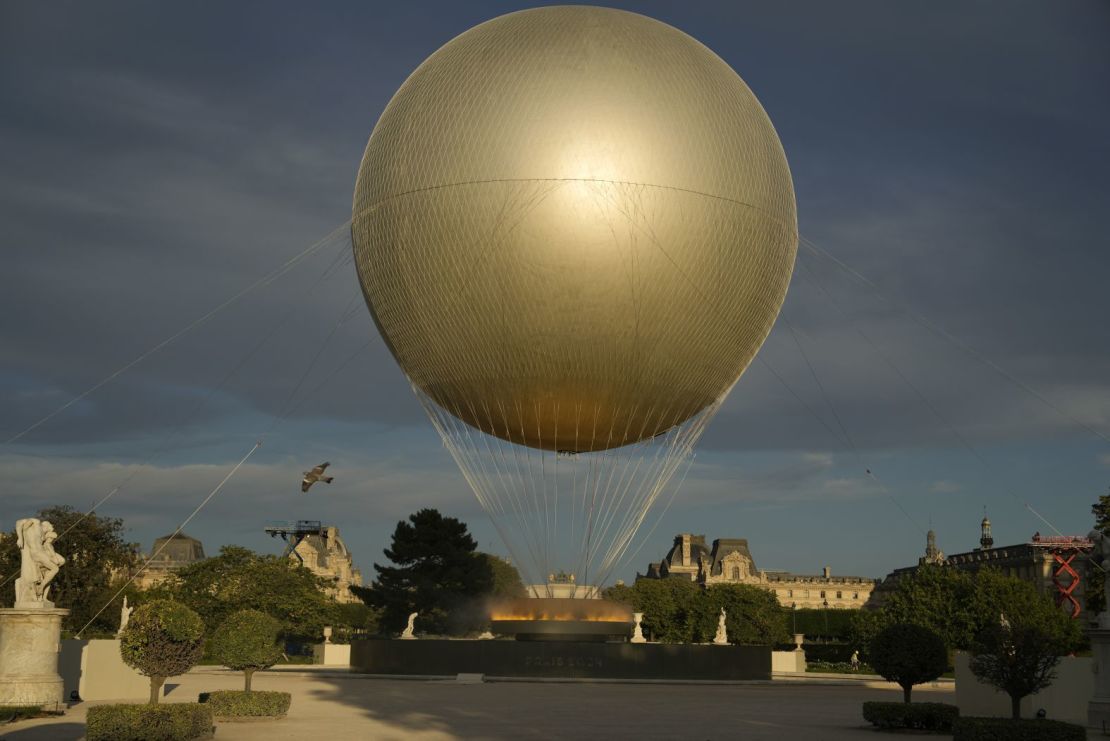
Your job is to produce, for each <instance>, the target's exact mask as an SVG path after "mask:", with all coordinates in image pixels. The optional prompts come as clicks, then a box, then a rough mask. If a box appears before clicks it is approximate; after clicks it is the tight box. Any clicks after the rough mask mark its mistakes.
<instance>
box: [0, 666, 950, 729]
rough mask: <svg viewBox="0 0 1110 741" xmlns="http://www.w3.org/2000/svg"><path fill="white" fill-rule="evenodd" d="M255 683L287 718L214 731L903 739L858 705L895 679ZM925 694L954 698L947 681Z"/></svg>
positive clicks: (195, 676)
mask: <svg viewBox="0 0 1110 741" xmlns="http://www.w3.org/2000/svg"><path fill="white" fill-rule="evenodd" d="M168 685H170V687H169V691H168V694H167V696H166V701H167V702H190V701H195V700H196V697H197V694H198V693H200V692H202V691H208V690H219V689H237V688H239V687H241V686H242V679H241V675H237V674H233V673H231V672H228V671H223V670H215V669H212V668H210V667H205V668H203V669H200V670H197V671H194V672H191V673H189V674H187V675H185V676H184V677H178V678H175V679H172V680H170V681H169V682H168ZM254 687H255V688H256V689H260V690H280V691H285V692H291V693H293V705H292V707H291V708H290V711H289V715H288V717H287V718H285V719H284V720H279V721H272V722H260V723H250V724H242V723H240V724H222V725H220V726H219V729H218V731H217V733H216V738H217V740H218V741H263V740H264V741H281V740H282V739H290V740H292V739H297V740H298V741H304V739H306V738H320V737H323V738H325V739H326V740H327V741H347V740H351V741H354V740H355V739H358V740H359V741H362V740H363V739H374V740H376V741H377V740H380V741H393V740H394V739H396V740H398V741H400V740H401V739H405V740H406V741H407V740H409V739H412V740H414V741H453V740H454V739H478V740H481V739H489V740H490V741H499V740H501V739H506V740H508V739H573V741H591V740H592V739H605V740H606V741H609V740H611V739H625V738H627V739H649V740H650V739H683V740H684V741H697V740H704V741H716V740H718V739H721V740H724V739H737V738H743V739H755V740H759V739H768V740H771V739H773V740H774V741H787V740H789V739H807V740H808V739H815V740H818V741H820V740H821V739H830V740H831V741H836V740H838V739H871V740H877V739H884V738H890V739H895V738H900V739H903V741H904V739H905V736H904V735H898V734H885V733H878V732H876V731H874V730H872V729H871V728H870V727H869V726H865V725H864V723H863V719H862V717H861V715H860V705H861V703H862V702H863V701H865V700H898V699H900V697H901V691H900V690H898V689H897V688H895V687H894V686H893V685H890V686H888V687H885V688H876V687H868V686H859V685H858V684H856V685H852V686H845V685H826V686H821V685H812V684H790V683H786V682H765V683H760V684H702V685H695V684H618V683H604V684H601V683H592V682H590V683H539V682H492V683H491V682H484V683H461V682H455V681H446V682H445V681H441V680H440V681H414V680H408V679H406V680H398V679H381V678H370V677H365V676H360V675H356V674H347V673H343V672H334V671H332V672H312V671H305V672H297V673H293V672H289V671H280V672H265V673H259V674H256V675H255V679H254ZM920 694H921V695H922V696H925V697H927V698H928V699H930V700H937V701H941V702H944V701H948V702H951V701H952V698H953V693H952V691H951V689H950V688H949V687H941V688H937V689H932V690H923V691H921V693H920ZM922 699H924V697H923V698H922ZM90 704H91V703H80V704H78V705H75V706H74V707H72V708H71V709H70V710H69V712H68V713H67V714H66V715H65V716H64V717H62V718H59V719H50V720H39V721H24V722H21V723H16V724H12V725H9V726H5V727H3V728H0V740H2V741H71V740H73V741H76V740H77V739H80V738H81V737H82V734H83V732H84V718H85V713H86V712H87V708H88V706H89V705H90Z"/></svg>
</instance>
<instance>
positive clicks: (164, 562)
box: [135, 532, 205, 589]
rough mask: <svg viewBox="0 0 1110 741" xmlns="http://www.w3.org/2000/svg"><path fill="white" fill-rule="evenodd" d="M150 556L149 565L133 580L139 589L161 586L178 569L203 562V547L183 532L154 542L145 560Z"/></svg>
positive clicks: (165, 536) (171, 534)
mask: <svg viewBox="0 0 1110 741" xmlns="http://www.w3.org/2000/svg"><path fill="white" fill-rule="evenodd" d="M156 554H157V555H156ZM151 556H153V558H152V559H151V561H150V563H149V564H148V565H147V567H146V568H145V569H143V571H142V573H140V574H139V576H138V578H136V579H135V584H136V585H137V586H138V587H139V588H140V589H147V588H149V587H153V586H155V585H156V584H161V583H162V582H164V581H165V580H166V579H168V578H169V577H170V576H171V575H173V574H174V573H175V572H176V571H178V570H179V569H181V568H183V567H185V566H188V565H189V564H193V563H196V562H197V561H203V560H204V559H205V555H204V545H203V544H202V543H201V542H200V541H199V540H197V539H196V538H192V537H189V536H188V535H186V534H185V533H184V532H181V533H178V534H177V535H174V534H173V533H170V534H169V535H163V536H162V537H161V538H156V539H155V540H154V545H152V546H151V548H150V556H147V557H146V558H151Z"/></svg>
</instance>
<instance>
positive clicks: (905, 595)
mask: <svg viewBox="0 0 1110 741" xmlns="http://www.w3.org/2000/svg"><path fill="white" fill-rule="evenodd" d="M977 591H978V590H977V587H976V575H974V574H970V573H968V572H966V571H961V570H959V569H954V568H950V567H947V566H940V565H931V564H930V565H925V566H922V567H921V568H919V569H917V571H915V572H914V573H913V574H911V575H910V576H907V577H904V578H902V579H901V580H900V581H899V582H898V585H897V587H896V589H895V591H894V593H893V594H891V595H890V597H889V598H888V599H887V602H886V604H885V605H884V606H883V610H882V612H883V617H884V620H883V622H884V623H885V624H891V623H913V624H914V625H920V626H922V627H925V628H929V629H930V630H932V631H933V632H934V633H936V634H938V635H939V636H940V637H941V639H942V640H943V641H944V645H946V646H948V647H949V648H953V649H957V648H958V649H966V648H968V647H969V646H970V645H971V643H972V642H973V641H974V640H975V635H976V633H978V631H979V629H980V627H981V626H982V625H984V624H985V621H986V614H987V613H986V609H985V608H986V606H985V605H983V603H982V602H981V601H980V600H979V595H978V593H977Z"/></svg>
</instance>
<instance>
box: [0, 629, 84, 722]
mask: <svg viewBox="0 0 1110 741" xmlns="http://www.w3.org/2000/svg"><path fill="white" fill-rule="evenodd" d="M68 614H69V610H58V609H54V608H42V607H39V608H25V607H16V608H6V609H0V705H42V706H50V707H56V706H57V705H58V704H60V703H63V702H64V701H65V698H64V697H63V696H62V677H61V676H60V675H59V674H58V651H59V650H60V648H61V641H60V639H61V635H62V618H63V617H65V616H66V615H68Z"/></svg>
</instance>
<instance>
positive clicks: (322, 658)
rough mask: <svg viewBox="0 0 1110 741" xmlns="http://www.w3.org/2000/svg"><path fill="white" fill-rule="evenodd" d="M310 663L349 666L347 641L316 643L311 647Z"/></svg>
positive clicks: (349, 653) (349, 649)
mask: <svg viewBox="0 0 1110 741" xmlns="http://www.w3.org/2000/svg"><path fill="white" fill-rule="evenodd" d="M312 663H313V664H323V665H324V666H350V665H351V645H350V644H349V643H317V644H316V645H315V646H313V647H312Z"/></svg>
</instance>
